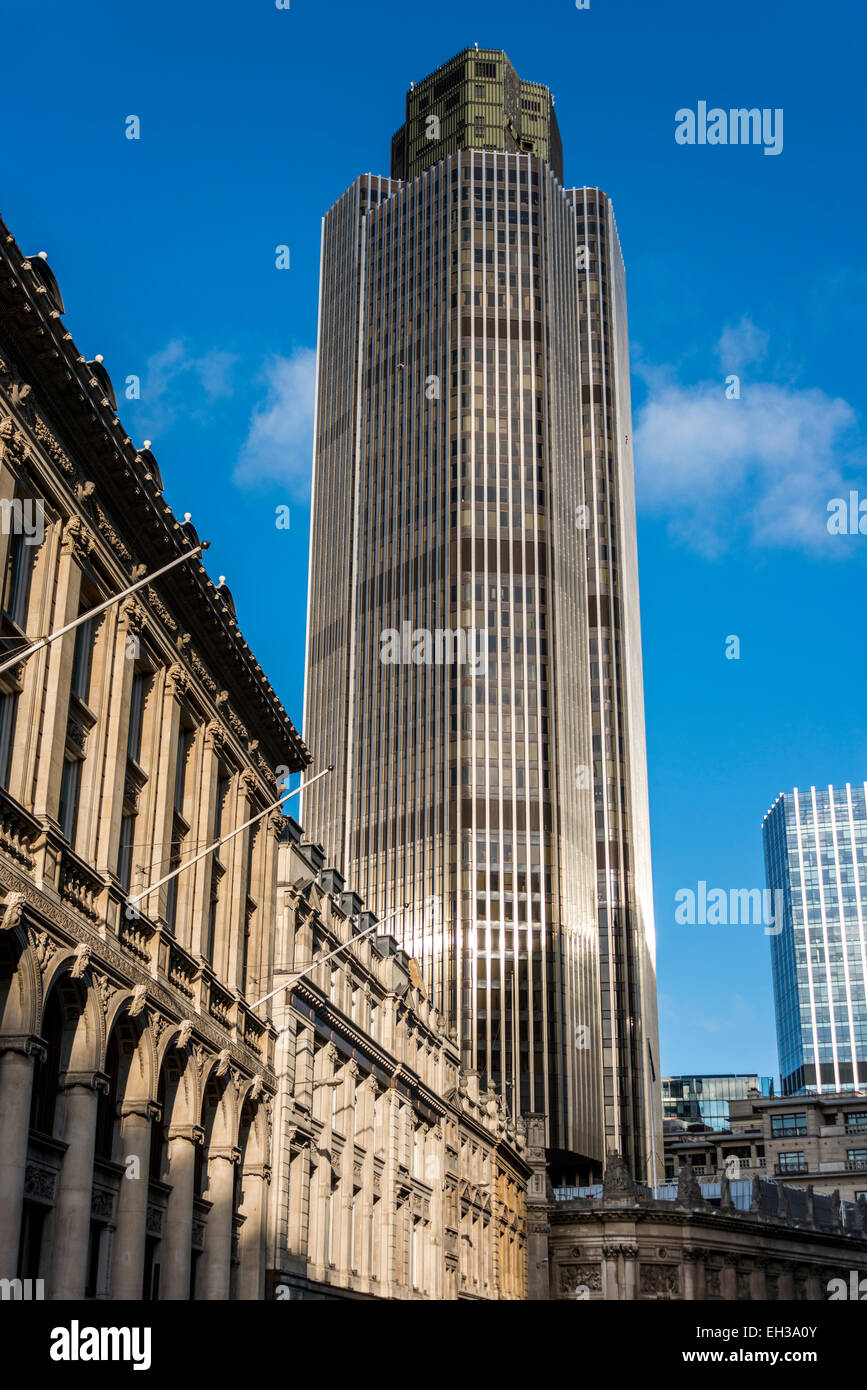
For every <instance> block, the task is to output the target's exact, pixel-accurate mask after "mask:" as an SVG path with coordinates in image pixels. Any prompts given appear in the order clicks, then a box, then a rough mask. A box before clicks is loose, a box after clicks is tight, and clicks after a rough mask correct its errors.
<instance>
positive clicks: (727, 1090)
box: [662, 1073, 774, 1130]
mask: <svg viewBox="0 0 867 1390" xmlns="http://www.w3.org/2000/svg"><path fill="white" fill-rule="evenodd" d="M750 1091H758V1093H759V1095H760V1096H764V1097H766V1098H767V1097H770V1096H772V1095H773V1094H774V1083H773V1080H772V1078H771V1077H770V1076H754V1075H753V1076H751V1075H749V1073H735V1074H732V1075H730V1076H724V1075H716V1076H664V1077H663V1078H662V1119H663V1123H665V1121H667V1120H670V1121H674V1122H680V1123H681V1124H684V1125H691V1124H699V1125H707V1126H708V1128H709V1129H719V1130H727V1129H728V1128H729V1127H730V1117H729V1101H732V1100H746V1099H747V1098H748V1096H749V1094H750Z"/></svg>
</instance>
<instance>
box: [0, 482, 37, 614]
mask: <svg viewBox="0 0 867 1390" xmlns="http://www.w3.org/2000/svg"><path fill="white" fill-rule="evenodd" d="M20 500H21V499H20V498H16V499H15V501H16V502H20ZM27 539H28V538H27V537H26V536H25V534H24V530H23V528H22V527H21V526H18V527H16V528H15V529H14V530H13V531H12V534H11V535H10V537H9V548H8V550H7V551H6V573H5V574H4V576H3V612H4V613H5V614H6V616H7V617H8V618H11V619H12V621H13V623H15V624H17V626H18V627H20V628H23V627H24V626H25V624H26V621H27V603H28V600H29V597H30V576H31V574H32V573H33V560H34V556H35V554H36V550H37V547H36V546H33V545H28V544H27Z"/></svg>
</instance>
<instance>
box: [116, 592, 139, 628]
mask: <svg viewBox="0 0 867 1390" xmlns="http://www.w3.org/2000/svg"><path fill="white" fill-rule="evenodd" d="M120 620H121V622H122V623H123V624H124V626H125V627H126V629H127V631H128V632H141V631H142V629H143V627H144V625H145V615H144V612H143V610H142V608H141V607H140V606H139V604H138V603H137V602H136V600H135V599H134V598H132V597H130V598H128V599H124V601H123V603H122V604H121V606H120Z"/></svg>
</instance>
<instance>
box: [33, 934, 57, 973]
mask: <svg viewBox="0 0 867 1390" xmlns="http://www.w3.org/2000/svg"><path fill="white" fill-rule="evenodd" d="M30 942H31V945H32V947H33V954H34V955H35V957H36V963H37V965H38V966H39V969H40V970H41V971H42V972H43V974H44V973H45V970H46V967H47V966H48V964H49V963H50V961H51V958H52V956H53V955H54V953H55V952H56V950H57V942H56V941H52V939H51V937H50V936H49V934H48V932H47V931H38V932H34V931H32V932H31V933H30Z"/></svg>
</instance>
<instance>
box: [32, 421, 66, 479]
mask: <svg viewBox="0 0 867 1390" xmlns="http://www.w3.org/2000/svg"><path fill="white" fill-rule="evenodd" d="M33 433H34V434H35V435H36V438H37V439H38V440H39V443H40V444H41V445H42V447H43V449H44V450H45V452H46V454H47V455H48V457H49V458H50V459H51V461H52V463H54V464H56V466H57V467H58V468H60V469H61V470H62V471H63V472H64V473H68V474H72V473H73V472H74V471H75V470H74V468H73V466H72V461H71V459H70V458H69V456H68V454H67V453H66V452H65V451H64V450H63V449H62V448H61V446H60V445H59V444H58V442H57V440H56V439H55V437H54V435H53V434H52V432H51V430H50V429H49V428H48V426H47V425H46V423H45V421H44V420H43V419H41V418H40V417H39V416H38V415H37V417H36V419H35V421H34V424H33Z"/></svg>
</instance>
